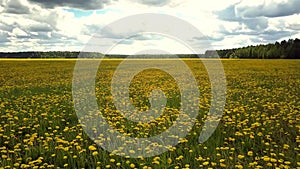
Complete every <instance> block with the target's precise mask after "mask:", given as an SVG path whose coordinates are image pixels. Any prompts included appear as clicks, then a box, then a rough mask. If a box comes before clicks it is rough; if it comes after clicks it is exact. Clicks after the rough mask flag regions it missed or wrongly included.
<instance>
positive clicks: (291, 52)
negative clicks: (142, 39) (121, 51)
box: [0, 38, 300, 59]
mask: <svg viewBox="0 0 300 169" xmlns="http://www.w3.org/2000/svg"><path fill="white" fill-rule="evenodd" d="M80 57H84V58H99V57H105V58H126V57H128V55H114V54H111V55H105V56H104V55H103V54H101V53H96V52H72V51H49V52H35V51H32V52H0V58H80ZM131 57H132V58H174V57H179V58H197V57H201V58H217V57H220V58H247V59H300V39H298V38H296V39H289V40H288V41H286V40H283V41H281V42H275V43H274V44H271V43H270V44H261V45H257V46H253V45H251V46H247V47H242V48H234V49H223V50H207V51H206V52H205V53H204V54H198V55H196V54H178V55H147V54H146V55H134V56H131Z"/></svg>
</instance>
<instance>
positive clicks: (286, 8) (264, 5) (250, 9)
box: [235, 0, 300, 18]
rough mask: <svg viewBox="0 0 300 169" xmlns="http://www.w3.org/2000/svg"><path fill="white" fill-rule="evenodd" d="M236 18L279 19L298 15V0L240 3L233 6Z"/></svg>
mask: <svg viewBox="0 0 300 169" xmlns="http://www.w3.org/2000/svg"><path fill="white" fill-rule="evenodd" d="M235 10H236V14H237V16H240V17H243V18H255V17H281V16H289V15H293V14H298V13H300V1H299V0H281V1H278V0H257V1H256V0H254V1H251V2H250V3H249V1H241V3H239V4H237V5H236V6H235Z"/></svg>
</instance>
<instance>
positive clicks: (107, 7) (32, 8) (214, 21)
mask: <svg viewBox="0 0 300 169" xmlns="http://www.w3.org/2000/svg"><path fill="white" fill-rule="evenodd" d="M88 2H91V3H90V4H88ZM298 2H300V1H298V0H289V1H287V0H278V1H274V0H265V1H258V0H257V1H256V0H255V1H246V0H242V1H241V0H231V1H219V0H210V1H206V0H190V1H184V0H164V1H157V0H150V1H147V0H123V1H116V0H107V1H99V0H88V1H85V2H78V3H75V1H70V0H68V1H65V2H62V1H57V0H55V1H51V2H50V1H49V2H48V1H47V2H46V1H41V0H16V1H13V0H4V1H2V2H1V3H0V11H1V13H2V14H1V15H0V30H1V33H0V51H22V50H76V51H78V50H81V49H83V47H84V45H85V43H86V42H88V40H89V39H90V37H91V36H93V35H94V34H95V33H98V31H99V30H100V29H101V28H103V27H104V26H105V25H107V24H109V23H112V22H113V21H116V20H118V19H120V18H123V17H126V16H130V15H133V14H140V13H151V12H153V13H163V14H168V15H172V16H176V17H178V18H180V19H183V20H185V21H187V22H189V23H190V24H192V25H194V26H195V27H196V28H197V29H199V30H200V31H201V32H202V33H203V34H204V35H206V36H207V39H205V38H202V37H198V38H195V39H194V40H195V42H194V43H195V44H199V45H198V46H199V48H200V47H203V45H202V44H203V43H211V44H212V45H213V46H212V47H214V48H230V47H238V46H244V45H251V44H253V43H257V42H262V43H266V42H274V41H275V40H281V39H287V38H292V37H294V38H295V37H298V38H299V31H300V24H299V14H297V13H298V12H299V11H298V9H300V8H298V6H295V4H297V3H298ZM62 4H63V5H64V6H60V5H62ZM80 4H81V5H82V6H79V5H80ZM91 4H94V5H95V4H98V5H97V6H91ZM8 7H9V8H8ZM18 7H19V9H20V11H16V10H15V9H17V8H18ZM279 7H280V9H279ZM75 8H80V9H82V10H81V12H85V11H84V9H98V11H92V12H90V13H88V14H86V15H82V16H80V17H78V16H77V15H75V14H74V12H75V13H76V10H77V11H78V9H75ZM66 9H70V10H66ZM76 14H77V13H76ZM157 19H159V18H157ZM102 33H103V34H102V35H99V36H102V37H106V38H107V39H109V40H110V41H113V42H117V41H119V40H120V39H122V38H124V37H126V36H127V35H129V34H134V32H124V34H122V35H119V34H115V33H114V32H109V31H108V32H102ZM19 42H22V43H19ZM155 44H156V46H160V47H163V48H165V49H176V51H177V49H178V51H177V52H178V53H185V52H186V50H185V49H184V48H183V47H180V45H178V44H176V43H174V42H171V41H170V40H167V39H165V40H155V39H153V40H152V41H151V40H146V39H139V40H135V41H131V40H128V41H126V42H124V43H123V44H121V45H120V47H119V48H118V50H119V51H121V52H126V51H128V52H130V51H131V52H132V50H131V48H138V49H144V48H147V47H149V48H151V47H153V46H155ZM103 45H104V44H103ZM203 48H204V47H203ZM180 50H182V51H181V52H180ZM204 50H206V49H203V51H204Z"/></svg>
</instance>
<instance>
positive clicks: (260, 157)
mask: <svg viewBox="0 0 300 169" xmlns="http://www.w3.org/2000/svg"><path fill="white" fill-rule="evenodd" d="M184 61H185V62H186V63H187V65H188V66H189V67H190V69H191V70H192V71H193V73H194V76H195V78H196V80H197V82H198V88H199V92H200V101H201V104H200V105H199V115H198V116H197V121H196V124H195V125H194V127H193V129H192V131H191V132H190V133H189V134H188V136H187V137H186V138H185V139H183V140H181V142H180V143H179V144H178V145H177V146H176V147H173V148H170V151H168V152H166V153H163V154H161V155H159V156H155V157H149V158H126V157H121V156H117V155H115V154H112V153H109V152H107V151H105V150H103V149H102V148H101V147H98V146H96V144H95V143H94V142H93V141H92V140H91V139H90V138H89V137H88V136H87V135H86V134H85V133H84V131H83V130H82V127H81V125H80V124H79V123H78V119H77V116H76V113H75V111H74V108H73V102H72V76H73V69H74V65H75V62H76V61H75V60H59V59H58V60H18V61H17V60H0V71H1V74H0V110H1V112H0V168H58V167H60V168H97V167H100V168H202V167H203V168H300V88H299V86H300V61H298V60H222V62H223V66H224V70H225V74H226V78H227V79H226V80H227V96H226V99H227V101H226V106H225V111H224V114H223V117H222V119H221V121H220V123H219V126H218V128H217V130H216V131H215V132H214V134H213V135H212V136H211V137H210V139H209V140H208V141H207V142H205V143H203V144H199V143H198V137H199V134H200V131H201V126H202V125H203V121H204V120H205V118H206V115H207V113H208V111H209V108H210V99H211V94H210V82H209V78H208V75H207V73H206V70H205V67H204V66H203V65H202V63H201V61H200V60H188V59H186V60H184ZM120 62H121V60H105V61H103V62H102V63H101V66H100V69H99V71H98V74H97V80H96V84H97V85H96V89H95V91H96V95H97V101H98V103H99V105H103V106H102V107H100V111H101V113H102V114H103V115H104V116H105V117H106V119H107V120H108V122H109V124H110V125H111V126H112V127H114V128H115V129H116V130H118V131H119V132H121V133H124V134H126V135H128V136H132V137H149V136H153V135H156V134H158V133H160V132H163V131H164V130H166V128H165V126H167V127H168V126H170V125H172V123H173V121H174V120H176V117H177V115H178V110H179V108H180V92H179V89H178V86H177V85H176V83H175V81H174V79H173V78H171V76H170V75H168V74H166V73H164V72H162V71H159V70H145V71H143V72H140V73H139V74H138V75H137V76H135V77H134V79H133V80H132V82H131V85H130V90H129V91H130V92H129V93H130V96H131V98H132V102H133V104H134V105H135V106H136V107H137V109H139V110H147V109H148V108H149V105H150V104H149V100H148V99H147V98H148V97H149V92H150V91H151V90H153V89H155V88H156V87H160V88H161V89H162V90H163V91H164V92H165V95H166V97H167V98H168V102H167V104H166V105H167V108H166V109H165V112H164V114H163V115H162V116H160V117H159V118H157V119H156V120H155V121H152V122H150V123H145V124H141V123H133V122H130V121H128V120H126V119H125V118H124V117H122V116H121V114H120V113H118V112H117V111H116V108H115V107H114V106H113V103H112V100H111V97H110V81H111V79H112V76H113V73H114V70H115V69H116V67H117V66H118V64H119V63H120ZM166 63H167V61H166Z"/></svg>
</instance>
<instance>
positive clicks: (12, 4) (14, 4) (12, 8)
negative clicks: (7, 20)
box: [1, 0, 30, 14]
mask: <svg viewBox="0 0 300 169" xmlns="http://www.w3.org/2000/svg"><path fill="white" fill-rule="evenodd" d="M1 6H2V7H3V8H4V11H3V12H4V13H10V14H29V13H30V10H29V8H28V7H27V6H24V5H23V4H22V3H21V2H20V1H19V0H10V1H7V2H6V3H5V2H3V3H2V5H1Z"/></svg>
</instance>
